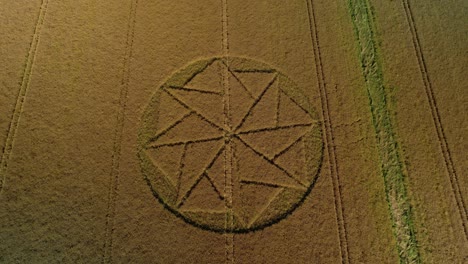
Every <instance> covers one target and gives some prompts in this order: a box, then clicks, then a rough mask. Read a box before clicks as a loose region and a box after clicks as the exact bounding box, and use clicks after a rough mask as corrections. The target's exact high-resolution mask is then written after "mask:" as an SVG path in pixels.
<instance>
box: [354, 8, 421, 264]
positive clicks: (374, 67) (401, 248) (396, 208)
mask: <svg viewBox="0 0 468 264" xmlns="http://www.w3.org/2000/svg"><path fill="white" fill-rule="evenodd" d="M348 8H349V12H350V15H351V19H352V23H353V27H354V33H355V35H356V38H357V41H358V43H359V58H360V62H361V66H362V74H363V76H364V79H365V82H366V89H367V95H368V97H369V105H370V108H371V109H370V110H371V113H372V123H373V126H374V129H375V134H376V139H377V147H378V151H379V155H380V161H381V170H382V174H383V177H384V183H385V193H386V197H387V202H388V206H389V210H390V215H391V219H392V224H393V233H394V236H395V238H396V241H397V250H398V255H399V258H400V263H421V258H420V255H419V250H418V243H417V240H416V236H415V231H414V225H413V220H412V213H411V205H410V202H409V200H408V196H407V192H406V187H405V175H404V173H403V168H402V164H401V158H400V155H399V154H398V144H397V141H396V139H395V134H394V132H393V128H392V122H391V117H390V114H389V110H388V108H387V101H386V94H385V88H384V81H383V74H382V67H381V66H380V63H379V57H378V50H377V45H376V40H375V35H374V30H373V28H374V27H373V18H374V17H373V15H372V12H371V10H370V4H369V3H368V2H367V0H348Z"/></svg>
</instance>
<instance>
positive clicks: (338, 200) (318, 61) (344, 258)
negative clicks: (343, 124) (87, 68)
mask: <svg viewBox="0 0 468 264" xmlns="http://www.w3.org/2000/svg"><path fill="white" fill-rule="evenodd" d="M306 3H307V12H308V17H309V26H310V37H311V40H312V48H313V52H314V58H315V69H316V74H317V77H318V78H317V81H318V86H319V88H320V101H321V104H322V118H323V120H324V127H325V129H324V131H325V133H324V140H325V143H326V146H327V147H326V149H327V155H328V162H329V163H330V166H329V169H330V175H331V177H332V182H333V194H334V197H335V214H336V218H337V219H336V221H337V225H338V234H339V242H340V256H341V262H342V263H349V251H348V234H347V231H346V222H345V219H344V212H343V210H344V208H343V202H342V200H343V197H342V193H341V192H342V191H341V184H340V177H339V173H338V160H337V158H336V154H335V143H334V137H333V126H332V122H331V118H330V110H329V106H328V95H327V87H326V82H325V75H324V72H323V66H322V55H321V51H320V43H319V37H318V32H317V24H316V15H315V11H314V6H313V1H312V0H306Z"/></svg>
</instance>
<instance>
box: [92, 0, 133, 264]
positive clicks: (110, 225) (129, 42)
mask: <svg viewBox="0 0 468 264" xmlns="http://www.w3.org/2000/svg"><path fill="white" fill-rule="evenodd" d="M137 8H138V0H131V1H130V14H129V18H128V25H127V39H126V45H125V55H124V61H123V67H122V79H121V89H120V95H119V109H118V113H117V124H116V126H115V130H114V140H113V141H114V143H113V144H114V145H113V152H112V165H111V171H110V173H109V190H108V196H107V213H106V225H105V237H104V239H105V240H104V245H103V254H102V260H101V263H111V262H112V254H113V235H114V221H115V220H114V218H115V203H116V201H115V200H116V196H117V192H118V186H119V176H120V158H121V149H122V137H123V131H124V125H125V111H126V109H127V101H128V89H129V82H130V60H131V58H132V54H133V40H134V36H135V24H136V12H137Z"/></svg>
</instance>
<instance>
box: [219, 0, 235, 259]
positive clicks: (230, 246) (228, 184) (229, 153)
mask: <svg viewBox="0 0 468 264" xmlns="http://www.w3.org/2000/svg"><path fill="white" fill-rule="evenodd" d="M221 4H222V16H221V23H222V52H223V56H224V57H225V60H226V61H225V66H226V67H223V69H224V70H223V72H222V73H221V74H222V85H223V91H224V95H223V109H224V125H225V129H231V126H232V124H231V120H230V119H231V117H230V116H229V115H230V112H231V111H230V104H231V98H230V97H231V92H230V87H229V77H228V75H229V66H230V65H229V31H228V24H229V23H228V19H229V15H228V0H221ZM226 146H227V148H226V149H225V151H224V179H225V180H224V181H225V182H224V193H225V195H226V200H225V203H224V204H225V208H226V219H225V229H226V231H225V234H224V236H225V242H226V245H225V247H226V252H225V254H226V260H225V262H226V263H235V258H234V233H232V232H229V231H230V230H233V228H234V215H233V213H232V212H233V209H232V206H233V189H234V188H233V187H234V185H233V179H232V168H233V148H232V146H230V144H226Z"/></svg>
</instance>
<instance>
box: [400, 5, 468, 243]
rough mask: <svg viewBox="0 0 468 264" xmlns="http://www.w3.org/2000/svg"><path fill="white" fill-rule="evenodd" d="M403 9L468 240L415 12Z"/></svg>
mask: <svg viewBox="0 0 468 264" xmlns="http://www.w3.org/2000/svg"><path fill="white" fill-rule="evenodd" d="M402 4H403V8H404V10H405V16H406V20H407V22H408V26H409V29H410V32H411V37H412V41H413V46H414V51H415V53H416V57H417V59H418V66H419V70H420V71H421V78H422V81H423V83H424V88H425V92H426V96H427V101H428V103H429V106H430V108H431V115H432V120H433V122H434V128H435V130H436V132H437V138H438V141H439V145H440V150H441V152H442V156H443V158H444V162H445V168H446V170H447V174H448V177H449V179H450V184H451V186H450V187H451V189H452V192H453V194H454V196H455V201H456V204H457V207H458V212H459V214H460V218H461V221H462V225H463V231H464V233H465V238H467V239H468V231H467V228H468V223H467V222H468V216H467V211H466V205H465V202H464V199H463V195H462V192H461V188H460V183H459V182H458V175H457V172H456V170H455V166H454V165H453V160H452V155H451V153H450V148H449V146H448V143H447V138H446V136H445V132H444V127H443V126H442V121H441V118H440V114H439V109H438V107H437V101H436V99H435V96H434V91H433V88H432V82H431V79H430V78H429V74H428V71H427V66H426V61H425V59H424V54H423V52H422V48H421V44H420V41H419V36H418V31H417V29H416V23H415V21H414V18H413V12H412V11H411V6H410V4H409V0H402Z"/></svg>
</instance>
